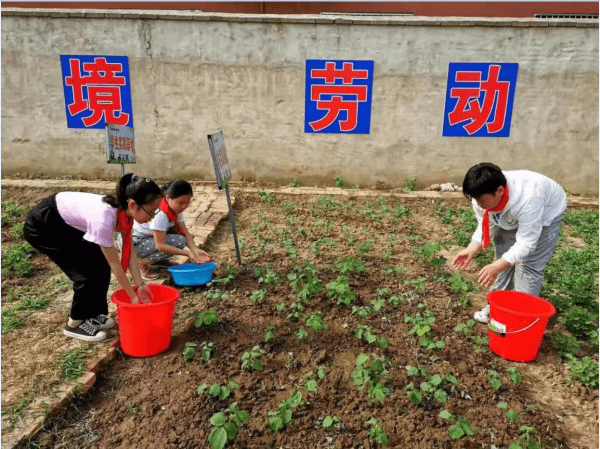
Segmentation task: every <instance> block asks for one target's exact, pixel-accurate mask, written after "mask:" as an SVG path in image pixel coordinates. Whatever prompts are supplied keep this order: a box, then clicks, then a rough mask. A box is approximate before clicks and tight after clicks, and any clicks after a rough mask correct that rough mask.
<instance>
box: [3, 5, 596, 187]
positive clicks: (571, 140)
mask: <svg viewBox="0 0 600 449" xmlns="http://www.w3.org/2000/svg"><path fill="white" fill-rule="evenodd" d="M18 11H19V10H17V9H9V8H2V21H1V28H2V100H1V101H2V103H1V106H2V135H1V141H2V173H3V174H11V173H16V172H29V173H43V174H45V175H50V176H57V175H73V176H82V177H84V178H96V177H103V178H106V177H116V176H118V175H119V174H120V168H119V167H118V166H115V165H108V164H107V163H106V159H105V149H106V133H105V131H104V130H97V129H73V128H67V122H66V117H65V102H64V93H63V85H62V78H61V68H60V60H59V56H60V55H63V54H71V55H80V54H89V55H121V56H128V57H129V68H130V81H131V95H132V102H133V114H134V127H135V138H136V149H137V155H138V163H137V164H136V165H135V166H130V167H131V168H132V170H134V171H135V172H136V173H139V174H143V175H145V176H151V177H166V178H172V177H188V178H192V177H193V178H194V179H206V180H214V170H213V167H212V160H211V158H210V153H209V150H208V143H207V137H206V136H207V134H210V133H213V132H215V131H218V130H223V133H224V136H225V142H226V144H227V152H228V156H229V161H230V163H231V166H232V171H233V175H234V180H236V179H238V180H239V179H243V180H260V181H277V182H281V183H287V182H289V180H290V178H292V177H295V178H298V180H299V181H300V183H301V184H303V185H311V184H317V183H318V184H332V182H333V179H334V178H335V177H336V176H338V175H340V176H342V178H344V180H345V181H346V183H347V184H354V183H358V184H360V185H361V186H372V185H374V184H375V183H376V182H378V181H379V182H385V183H386V184H388V185H390V186H394V187H397V186H402V185H404V183H405V180H406V179H407V178H417V179H418V181H419V186H425V185H428V184H430V183H434V182H456V183H458V184H460V183H462V179H463V177H464V174H465V172H466V170H467V169H468V168H469V167H470V166H472V165H474V164H476V163H478V162H482V161H490V162H494V163H496V164H498V165H499V166H500V167H502V168H503V169H507V170H508V169H529V170H534V171H537V172H540V173H543V174H545V175H547V176H550V177H551V178H553V179H555V180H556V181H558V182H559V183H561V184H562V185H563V186H565V187H567V188H568V189H569V190H570V191H571V192H572V193H595V194H597V193H598V183H599V178H598V162H599V161H598V154H599V151H598V150H599V147H598V145H599V143H598V131H599V128H598V120H599V119H598V106H599V104H598V82H599V80H598V64H599V61H598V38H599V36H598V20H587V21H586V22H585V23H583V22H581V21H579V22H578V21H575V22H573V21H565V20H553V19H481V18H477V19H464V18H461V19H457V18H419V17H408V18H398V19H393V18H387V19H383V18H379V19H374V18H363V19H348V18H345V19H340V18H335V17H334V18H331V17H328V18H324V17H322V16H297V15H296V16H269V15H267V16H265V15H241V14H202V13H191V12H190V13H184V12H169V13H164V12H163V13H158V14H157V13H154V14H148V13H147V12H146V13H144V12H140V11H138V12H135V11H129V12H125V11H122V12H120V11H111V12H110V13H109V12H106V13H103V12H98V11H95V12H91V11H90V10H85V11H82V10H79V11H77V10H76V11H69V12H64V11H58V10H54V11H53V10H44V11H42V10H29V11H28V12H27V13H25V12H18ZM16 14H21V15H16ZM306 59H367V60H374V63H375V71H374V79H373V97H372V98H373V99H372V110H371V132H370V134H343V135H340V134H307V133H304V90H305V73H304V72H305V60H306ZM450 62H517V63H519V72H518V79H517V87H516V94H515V100H514V107H513V115H512V126H511V131H510V137H508V138H483V137H476V138H474V137H471V138H465V137H442V128H443V113H444V104H445V95H446V78H447V74H448V64H449V63H450ZM128 171H129V169H128Z"/></svg>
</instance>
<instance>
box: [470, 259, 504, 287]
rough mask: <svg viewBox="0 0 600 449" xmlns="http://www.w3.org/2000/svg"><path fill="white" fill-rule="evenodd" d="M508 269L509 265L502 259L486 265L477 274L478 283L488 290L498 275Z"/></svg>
mask: <svg viewBox="0 0 600 449" xmlns="http://www.w3.org/2000/svg"><path fill="white" fill-rule="evenodd" d="M508 267H510V264H509V263H508V262H507V261H506V260H504V259H498V260H497V261H495V262H493V263H491V264H489V265H486V266H485V267H483V268H482V269H481V271H480V272H479V279H478V280H477V282H479V283H480V284H481V285H483V286H484V287H487V288H490V287H491V286H492V285H494V282H496V278H497V277H498V275H499V274H500V273H502V272H503V271H504V270H506V269H507V268H508Z"/></svg>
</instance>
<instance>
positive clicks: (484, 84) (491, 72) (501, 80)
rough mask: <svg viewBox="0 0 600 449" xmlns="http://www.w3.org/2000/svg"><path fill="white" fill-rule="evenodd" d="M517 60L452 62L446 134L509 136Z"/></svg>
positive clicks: (448, 89)
mask: <svg viewBox="0 0 600 449" xmlns="http://www.w3.org/2000/svg"><path fill="white" fill-rule="evenodd" d="M518 70H519V64H517V63H494V62H451V63H450V65H449V67H448V87H447V89H446V108H445V110H444V131H443V134H442V135H444V136H455V137H457V136H458V137H508V136H509V134H510V121H511V116H512V109H513V101H514V98H515V88H516V86H517V72H518Z"/></svg>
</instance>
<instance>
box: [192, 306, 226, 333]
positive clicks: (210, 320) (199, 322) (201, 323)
mask: <svg viewBox="0 0 600 449" xmlns="http://www.w3.org/2000/svg"><path fill="white" fill-rule="evenodd" d="M192 316H195V317H196V319H195V320H194V326H196V327H200V328H201V327H207V326H210V325H211V324H216V323H218V322H219V318H218V317H217V311H216V310H215V309H214V308H212V307H211V308H210V309H208V310H205V311H204V312H199V311H198V310H196V311H195V312H193V313H192Z"/></svg>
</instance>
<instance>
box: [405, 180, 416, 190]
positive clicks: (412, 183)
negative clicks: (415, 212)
mask: <svg viewBox="0 0 600 449" xmlns="http://www.w3.org/2000/svg"><path fill="white" fill-rule="evenodd" d="M415 190H417V178H408V179H406V186H405V187H404V191H405V192H414V191H415Z"/></svg>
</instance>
